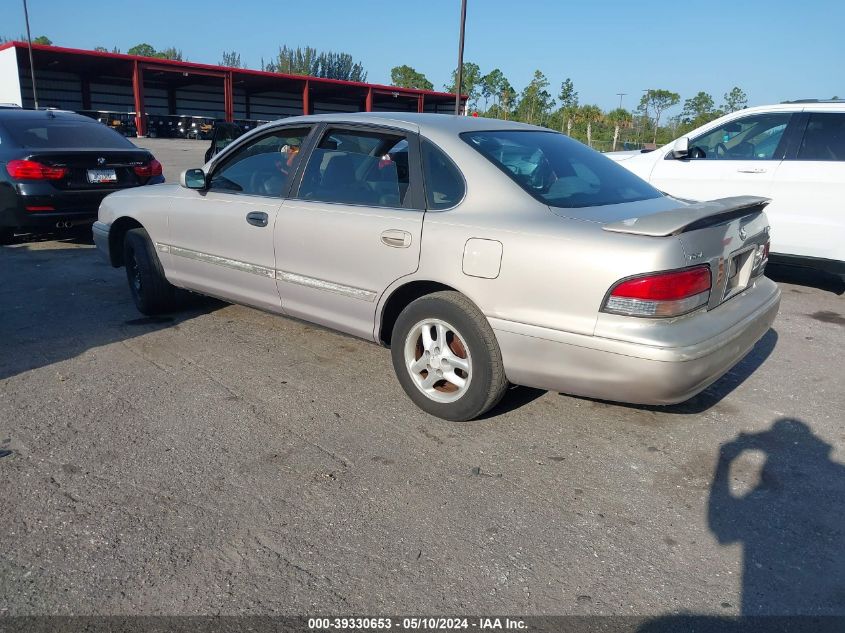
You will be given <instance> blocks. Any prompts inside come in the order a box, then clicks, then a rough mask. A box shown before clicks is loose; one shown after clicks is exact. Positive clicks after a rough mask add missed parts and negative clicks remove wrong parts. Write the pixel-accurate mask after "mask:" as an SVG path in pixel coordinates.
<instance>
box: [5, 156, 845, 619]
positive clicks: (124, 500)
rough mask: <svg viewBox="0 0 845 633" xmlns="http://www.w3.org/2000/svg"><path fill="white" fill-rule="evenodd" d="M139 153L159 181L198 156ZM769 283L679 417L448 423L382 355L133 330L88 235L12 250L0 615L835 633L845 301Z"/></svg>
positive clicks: (217, 315) (268, 330) (555, 408)
mask: <svg viewBox="0 0 845 633" xmlns="http://www.w3.org/2000/svg"><path fill="white" fill-rule="evenodd" d="M145 141H151V140H148V139H145ZM152 141H156V143H155V144H156V147H154V148H152V149H153V151H155V152H156V155H157V156H158V157H159V158H160V160H162V162H165V166H166V170H167V175H168V178H171V179H172V178H173V177H174V176H173V173H174V171H176V170H178V169H180V168H184V167H182V165H183V164H184V166H185V167H187V166H194V165H198V164H199V163H197V162H196V161H197V159H196V156H195V153H196V151H197V149H196V148H199V150H200V152H199V153H201V151H202V150H204V149H205V146H206V144H205V143H198V142H196V141H177V142H173V141H170V143H172V145H170V146H168V145H167V143H168V141H162V140H160V139H152ZM186 143H188V144H191V146H192V147H193V148H194V149H193V150H191V149H189V150H188V151H185V152H183V151H182V149H181V146H182V145H184V144H186ZM143 144H144V145H146V146H150V147H152V145H153V144H154V143H152V142H146V143H143ZM168 148H169V150H168ZM169 151H170V152H172V153H173V154H174V155H175V157H172V156H170V155H169V153H168V152H169ZM180 159H181V163H180ZM779 279H780V280H781V287H782V290H783V304H782V308H781V313H780V315H779V316H778V319H777V321H776V322H775V326H774V328H773V330H771V331H770V332H769V333H768V334H767V335H766V336H765V338H764V339H763V340H762V341H761V342H760V343H759V344H758V346H757V347H756V348H755V349H754V350H753V352H752V353H751V354H750V355H749V356H748V357H747V358H746V359H745V360H744V361H742V362H741V363H740V364H739V365H738V366H737V367H736V368H734V369H733V370H732V371H731V372H730V373H729V374H728V375H727V376H726V377H725V378H723V379H722V380H721V381H719V382H718V383H716V384H715V385H714V386H712V387H711V388H709V389H708V390H707V391H705V392H704V393H703V394H701V395H700V396H698V397H696V398H695V399H693V400H692V401H690V402H688V403H685V404H684V405H680V406H676V407H672V408H648V407H628V406H622V405H616V404H610V403H604V402H596V401H591V400H585V399H579V398H573V397H568V396H565V395H560V394H556V393H545V392H540V391H535V390H529V389H514V390H512V392H511V393H509V394H508V396H507V397H506V399H505V401H504V402H503V404H502V405H500V406H499V407H498V408H497V409H496V410H494V411H493V412H492V414H491V415H489V416H488V417H486V418H485V419H483V420H479V421H475V422H471V423H463V424H456V423H450V422H445V421H442V420H438V419H435V418H432V417H430V416H427V415H426V414H424V413H422V412H421V411H419V410H418V409H416V408H415V407H414V406H413V405H412V404H411V402H410V401H409V400H408V399H407V398H406V397H405V396H404V394H403V392H402V391H401V389H400V387H399V385H398V383H397V382H396V380H395V378H394V377H393V372H392V367H391V364H390V358H389V353H388V352H387V350H384V349H381V348H379V347H377V346H374V345H372V344H368V343H366V342H363V341H359V340H356V339H353V338H349V337H346V336H343V335H340V334H336V333H333V332H329V331H326V330H323V329H321V328H318V327H314V326H311V325H308V324H304V323H301V322H297V321H292V320H288V319H284V318H281V317H276V316H271V315H269V314H265V313H262V312H258V311H255V310H252V309H249V308H244V307H239V306H231V305H225V304H221V303H212V302H208V303H203V304H200V305H198V306H197V307H195V308H194V309H192V310H189V311H185V312H183V313H179V314H174V315H172V316H171V317H163V318H156V319H150V318H142V317H141V315H139V314H138V313H137V312H136V311H135V309H134V307H133V305H132V303H131V300H130V297H129V293H128V290H127V288H126V281H125V277H124V273H123V270H122V269H121V270H115V269H112V268H110V267H108V266H107V265H106V264H105V263H104V262H103V261H102V260H101V259H99V258H98V257H97V255H96V253H95V251H94V249H93V247H92V246H91V245H90V241H89V240H88V239H87V238H86V236H85V235H84V234H76V235H73V234H71V235H65V236H43V237H41V238H29V239H26V238H22V239H21V240H20V241H19V243H18V244H15V245H13V246H10V247H4V248H0V306H2V313H0V314H2V316H0V341H2V354H0V451H2V452H0V455H4V456H3V457H0V490H2V491H3V500H4V510H5V511H4V512H3V513H2V514H0V534H2V535H3V539H2V543H3V550H4V554H3V556H2V558H0V614H6V615H27V614H218V613H223V614H269V613H274V614H301V613H310V614H327V613H343V614H347V613H370V614H374V613H414V614H454V613H493V612H495V613H512V614H620V615H625V614H637V615H655V616H656V615H659V614H667V613H676V612H679V611H683V612H689V613H698V614H718V615H732V614H739V613H743V614H778V613H839V614H845V560H843V556H845V554H843V553H845V540H843V528H845V520H844V519H845V513H844V512H843V503H845V467H843V465H842V464H843V462H845V427H843V417H845V416H843V412H845V389H843V382H845V381H843V374H844V373H845V372H843V363H842V350H843V343H845V316H843V313H845V310H844V309H843V301H845V299H843V295H842V294H841V293H842V288H841V286H839V285H837V284H835V283H833V282H831V281H829V280H825V279H820V278H816V277H807V276H804V275H796V274H794V273H789V272H788V271H787V272H781V275H780V277H779ZM720 455H722V456H723V458H724V460H725V461H724V462H723V467H717V462H718V461H719V456H720Z"/></svg>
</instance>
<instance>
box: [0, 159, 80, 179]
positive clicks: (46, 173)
mask: <svg viewBox="0 0 845 633" xmlns="http://www.w3.org/2000/svg"><path fill="white" fill-rule="evenodd" d="M6 171H7V172H9V175H10V176H11V177H12V178H13V179H14V180H61V179H62V178H64V177H65V176H66V175H67V168H66V167H50V166H49V165H44V164H42V163H36V162H35V161H34V160H10V161H9V162H8V163H6Z"/></svg>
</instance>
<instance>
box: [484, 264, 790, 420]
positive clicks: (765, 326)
mask: <svg viewBox="0 0 845 633" xmlns="http://www.w3.org/2000/svg"><path fill="white" fill-rule="evenodd" d="M730 301H731V302H737V303H735V304H734V305H732V306H730V314H731V315H737V314H739V315H741V318H739V319H735V320H733V321H732V322H731V323H730V325H728V326H727V327H724V328H723V329H722V330H721V331H720V332H718V333H715V334H712V335H709V336H708V337H707V338H706V339H703V340H699V341H698V342H695V343H692V344H689V345H677V343H678V341H677V340H675V341H672V343H673V345H672V346H660V345H654V344H648V345H647V344H643V343H640V342H631V341H625V340H614V339H612V338H606V337H597V336H585V335H579V334H571V333H568V332H560V331H557V330H549V329H547V328H538V327H535V326H529V325H525V324H520V323H513V322H510V321H503V320H501V319H495V318H491V319H490V323H491V325H492V327H493V330H494V332H495V334H496V338H497V340H498V341H499V346H500V347H501V350H502V357H503V360H504V365H505V373H506V375H507V377H508V379H509V380H510V381H511V382H513V383H516V384H520V385H525V386H528V387H537V388H540V389H549V390H553V391H558V392H563V393H568V394H572V395H578V396H585V397H589V398H598V399H601V400H612V401H617V402H626V403H631V404H658V405H667V404H676V403H678V402H683V401H685V400H688V399H689V398H691V397H693V396H694V395H696V394H697V393H699V392H700V391H702V390H703V389H705V388H706V387H708V386H709V385H710V384H712V383H713V382H715V381H716V380H718V379H719V378H720V377H721V376H723V375H724V374H725V373H726V372H727V371H728V370H729V369H730V368H731V367H733V366H734V365H735V364H736V363H738V362H739V361H740V360H741V359H742V358H743V357H744V356H745V355H746V354H748V352H749V351H751V349H752V348H753V347H754V345H755V344H756V343H757V342H758V341H759V340H760V339H761V338H762V337H763V336H764V335H765V334H766V332H767V331H768V330H769V329H770V328H771V326H772V323H773V322H774V319H775V316H776V315H777V312H778V307H779V306H780V290H778V288H777V285H776V284H774V282H772V281H770V280H769V279H766V278H764V277H761V278H760V279H759V280H758V281H757V282H756V284H755V287H754V288H753V289H749V290H748V291H746V292H745V293H743V294H742V295H739V296H737V297H734V298H732V299H731V300H730ZM720 307H725V306H720ZM716 310H719V308H717V309H716ZM689 318H690V319H695V318H696V315H690V317H689ZM705 318H706V317H705Z"/></svg>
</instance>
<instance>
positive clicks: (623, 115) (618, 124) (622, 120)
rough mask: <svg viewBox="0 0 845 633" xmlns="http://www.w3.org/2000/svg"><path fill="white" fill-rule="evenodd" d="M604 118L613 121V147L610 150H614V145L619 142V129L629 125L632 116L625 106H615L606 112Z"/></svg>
mask: <svg viewBox="0 0 845 633" xmlns="http://www.w3.org/2000/svg"><path fill="white" fill-rule="evenodd" d="M606 118H607V120H608V121H610V122H611V123H613V149H612V150H611V151H613V152H615V151H616V145H617V143H619V131H620V130H621V129H622V128H627V127H630V126H631V122H632V121H633V119H634V117H633V115H632V114H631V113H630V112H628V111H627V110H626V109H625V108H616V109H615V110H611V111H610V112H608V113H607V117H606Z"/></svg>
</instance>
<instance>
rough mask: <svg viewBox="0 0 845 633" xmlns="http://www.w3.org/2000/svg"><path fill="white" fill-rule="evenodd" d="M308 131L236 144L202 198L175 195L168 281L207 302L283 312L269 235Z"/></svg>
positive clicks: (281, 131) (191, 193) (196, 193)
mask: <svg viewBox="0 0 845 633" xmlns="http://www.w3.org/2000/svg"><path fill="white" fill-rule="evenodd" d="M310 131H311V127H310V126H301V125H300V126H296V127H293V126H289V127H283V128H277V129H274V130H273V131H269V132H266V133H264V134H261V135H258V136H255V137H253V138H251V139H249V140H247V141H246V142H244V143H242V144H240V145H239V146H238V147H236V148H233V150H232V151H231V152H230V153H229V154H228V155H226V156H223V157H221V160H220V162H219V163H216V164H214V165H213V166H212V168H211V171H210V173H209V174H207V182H208V187H207V189H205V190H193V189H185V188H182V189H179V193H178V197H177V198H175V199H174V200H173V203H172V204H171V207H170V215H169V224H170V241H169V244H166V245H159V248H162V247H164V248H165V249H166V251H168V252H170V254H171V258H170V262H171V266H170V269H169V270H168V277H169V278H170V279H171V281H173V282H174V283H176V284H178V285H182V286H185V287H188V288H191V289H195V290H198V291H200V292H203V293H205V294H209V295H212V296H217V297H220V298H223V299H230V300H233V301H236V302H238V303H245V304H248V305H253V306H256V307H260V308H263V309H267V310H274V311H279V310H280V309H281V304H280V301H279V293H278V291H277V289H276V281H275V253H274V251H273V228H274V226H275V224H276V218H277V215H278V211H279V206H280V205H281V203H282V197H283V196H284V195H285V193H286V191H287V187H288V186H289V183H290V175H291V174H292V173H293V172H294V171H295V170H296V167H297V161H298V158H299V149H300V147H301V146H302V144H303V142H304V141H305V139H306V138H307V136H308V134H309V133H310Z"/></svg>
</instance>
